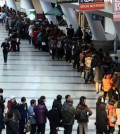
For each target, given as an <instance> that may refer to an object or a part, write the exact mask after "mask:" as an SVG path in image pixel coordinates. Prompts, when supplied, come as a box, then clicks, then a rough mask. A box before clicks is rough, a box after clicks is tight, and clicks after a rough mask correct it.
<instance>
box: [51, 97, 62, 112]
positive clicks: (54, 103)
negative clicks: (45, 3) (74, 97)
mask: <svg viewBox="0 0 120 134" xmlns="http://www.w3.org/2000/svg"><path fill="white" fill-rule="evenodd" d="M53 105H57V110H58V112H59V113H61V108H62V103H61V101H60V100H56V99H55V100H54V101H53Z"/></svg>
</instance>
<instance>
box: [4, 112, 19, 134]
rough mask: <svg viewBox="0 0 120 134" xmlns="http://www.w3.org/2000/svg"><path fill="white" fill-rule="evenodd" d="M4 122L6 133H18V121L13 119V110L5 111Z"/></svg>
mask: <svg viewBox="0 0 120 134" xmlns="http://www.w3.org/2000/svg"><path fill="white" fill-rule="evenodd" d="M5 124H6V134H19V127H18V123H17V122H16V121H14V114H13V112H11V111H10V112H8V113H7V117H6V119H5Z"/></svg>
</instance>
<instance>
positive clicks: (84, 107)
mask: <svg viewBox="0 0 120 134" xmlns="http://www.w3.org/2000/svg"><path fill="white" fill-rule="evenodd" d="M81 112H86V113H88V116H91V115H92V111H91V110H90V108H89V107H88V106H87V105H81V104H78V106H77V108H76V118H77V122H78V123H81V122H80V121H79V116H80V113H81Z"/></svg>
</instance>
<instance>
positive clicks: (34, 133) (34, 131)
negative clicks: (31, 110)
mask: <svg viewBox="0 0 120 134" xmlns="http://www.w3.org/2000/svg"><path fill="white" fill-rule="evenodd" d="M36 127H37V125H36V124H31V132H30V134H36Z"/></svg>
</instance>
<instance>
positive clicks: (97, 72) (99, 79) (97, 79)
mask: <svg viewBox="0 0 120 134" xmlns="http://www.w3.org/2000/svg"><path fill="white" fill-rule="evenodd" d="M94 74H95V75H94V81H95V82H100V83H101V82H102V79H103V76H104V69H103V67H102V66H100V67H99V66H97V67H96V68H95V71H94Z"/></svg>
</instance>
